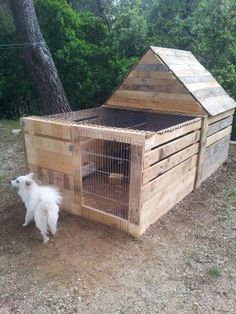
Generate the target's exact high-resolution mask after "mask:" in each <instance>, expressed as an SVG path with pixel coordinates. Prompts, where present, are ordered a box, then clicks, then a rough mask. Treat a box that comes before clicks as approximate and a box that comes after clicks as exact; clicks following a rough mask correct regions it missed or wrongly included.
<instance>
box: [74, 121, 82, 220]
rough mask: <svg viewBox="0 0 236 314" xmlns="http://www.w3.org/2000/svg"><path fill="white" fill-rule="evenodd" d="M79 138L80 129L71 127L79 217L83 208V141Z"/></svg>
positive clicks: (75, 197)
mask: <svg viewBox="0 0 236 314" xmlns="http://www.w3.org/2000/svg"><path fill="white" fill-rule="evenodd" d="M80 139H81V138H80V136H79V127H78V126H74V127H71V141H72V145H73V156H72V162H73V176H74V191H75V193H74V203H75V204H77V207H76V210H77V211H78V213H77V214H78V215H79V214H81V207H82V193H83V184H82V156H81V141H80Z"/></svg>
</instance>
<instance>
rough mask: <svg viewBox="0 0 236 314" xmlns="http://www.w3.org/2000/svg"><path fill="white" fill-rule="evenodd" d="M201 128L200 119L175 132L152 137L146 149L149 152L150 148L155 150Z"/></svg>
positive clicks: (146, 144) (148, 139)
mask: <svg viewBox="0 0 236 314" xmlns="http://www.w3.org/2000/svg"><path fill="white" fill-rule="evenodd" d="M200 128H201V119H200V118H199V120H197V121H196V122H193V123H191V124H188V125H184V126H182V127H179V128H176V129H175V130H173V131H170V132H165V133H162V134H155V135H152V136H150V137H149V138H147V139H146V141H145V149H146V150H148V149H150V148H154V147H156V146H159V145H161V144H163V143H166V142H169V141H171V140H173V139H177V138H178V137H181V136H183V135H185V134H188V133H191V132H193V131H195V130H199V129H200Z"/></svg>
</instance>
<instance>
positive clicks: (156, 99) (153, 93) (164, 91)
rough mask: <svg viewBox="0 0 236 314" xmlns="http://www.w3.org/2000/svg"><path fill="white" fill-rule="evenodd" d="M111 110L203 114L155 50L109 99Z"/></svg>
mask: <svg viewBox="0 0 236 314" xmlns="http://www.w3.org/2000/svg"><path fill="white" fill-rule="evenodd" d="M106 105H107V106H109V107H120V108H122V107H123V108H135V109H138V108H140V109H143V108H146V109H152V110H158V111H160V110H164V111H171V112H179V113H181V112H182V113H191V114H203V113H204V110H203V109H202V107H201V106H200V105H199V103H198V102H197V101H196V100H195V99H194V98H193V97H192V96H191V95H190V94H189V92H188V90H187V89H186V88H185V87H184V86H183V84H182V83H181V82H179V81H178V79H177V78H176V77H175V76H174V75H173V74H172V72H171V71H170V70H169V69H168V68H167V66H166V65H165V64H164V63H163V62H162V61H161V60H160V59H159V58H158V57H157V56H156V55H155V54H154V53H153V51H152V50H148V52H147V53H146V54H145V55H144V56H143V58H142V59H141V60H140V61H139V63H138V65H136V66H135V67H134V69H133V70H132V71H131V72H130V74H129V75H128V77H127V78H126V79H125V80H124V82H123V83H122V84H121V86H120V87H119V88H118V89H117V90H116V91H115V92H114V94H113V95H112V96H111V97H110V98H109V99H108V101H107V102H106Z"/></svg>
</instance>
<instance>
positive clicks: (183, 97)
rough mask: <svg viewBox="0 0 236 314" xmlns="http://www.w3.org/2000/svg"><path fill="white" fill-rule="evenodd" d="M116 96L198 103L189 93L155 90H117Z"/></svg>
mask: <svg viewBox="0 0 236 314" xmlns="http://www.w3.org/2000/svg"><path fill="white" fill-rule="evenodd" d="M114 96H115V97H119V98H124V99H135V100H136V99H138V100H151V101H157V102H165V101H166V102H169V101H171V102H176V103H182V104H184V103H188V104H196V101H195V99H193V97H192V96H191V95H189V94H174V93H171V94H170V93H155V92H143V91H131V90H117V91H116V92H115V93H114Z"/></svg>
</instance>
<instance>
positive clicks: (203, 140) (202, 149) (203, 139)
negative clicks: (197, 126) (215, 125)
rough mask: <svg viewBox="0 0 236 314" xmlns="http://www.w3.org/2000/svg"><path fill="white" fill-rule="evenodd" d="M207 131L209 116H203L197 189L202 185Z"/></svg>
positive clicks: (196, 180)
mask: <svg viewBox="0 0 236 314" xmlns="http://www.w3.org/2000/svg"><path fill="white" fill-rule="evenodd" d="M207 132H208V118H207V117H204V118H202V127H201V138H200V143H199V152H198V161H197V171H196V178H195V189H198V188H199V187H200V185H201V180H202V170H203V161H204V154H205V149H206V141H207Z"/></svg>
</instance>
